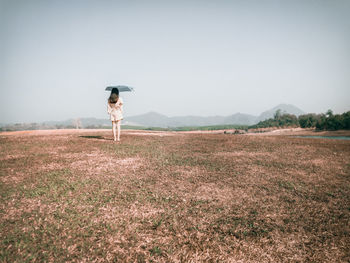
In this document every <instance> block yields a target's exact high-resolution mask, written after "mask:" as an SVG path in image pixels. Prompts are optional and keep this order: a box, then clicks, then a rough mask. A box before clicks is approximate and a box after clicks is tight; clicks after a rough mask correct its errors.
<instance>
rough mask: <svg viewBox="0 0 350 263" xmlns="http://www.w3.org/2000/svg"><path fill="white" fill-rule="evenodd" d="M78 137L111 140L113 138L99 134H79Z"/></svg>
mask: <svg viewBox="0 0 350 263" xmlns="http://www.w3.org/2000/svg"><path fill="white" fill-rule="evenodd" d="M79 137H80V138H85V139H100V140H106V141H113V138H105V137H103V136H100V135H85V136H79Z"/></svg>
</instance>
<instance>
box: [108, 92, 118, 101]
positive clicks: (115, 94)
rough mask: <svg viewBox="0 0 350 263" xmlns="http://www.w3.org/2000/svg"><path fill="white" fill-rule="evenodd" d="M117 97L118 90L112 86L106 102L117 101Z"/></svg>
mask: <svg viewBox="0 0 350 263" xmlns="http://www.w3.org/2000/svg"><path fill="white" fill-rule="evenodd" d="M118 99H119V90H118V89H117V88H113V89H112V91H111V95H110V96H109V98H108V102H109V103H112V104H115V103H117V101H118Z"/></svg>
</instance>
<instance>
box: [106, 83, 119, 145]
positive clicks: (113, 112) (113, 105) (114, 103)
mask: <svg viewBox="0 0 350 263" xmlns="http://www.w3.org/2000/svg"><path fill="white" fill-rule="evenodd" d="M107 111H108V114H109V116H110V119H111V121H112V130H113V136H114V141H118V142H120V122H121V120H122V119H123V99H122V98H120V97H119V90H118V89H117V88H113V89H112V91H111V95H110V96H109V98H108V103H107Z"/></svg>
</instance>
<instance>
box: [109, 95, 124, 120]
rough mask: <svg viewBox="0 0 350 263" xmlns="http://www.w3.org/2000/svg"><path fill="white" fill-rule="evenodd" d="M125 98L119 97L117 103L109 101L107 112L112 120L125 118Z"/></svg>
mask: <svg viewBox="0 0 350 263" xmlns="http://www.w3.org/2000/svg"><path fill="white" fill-rule="evenodd" d="M123 104H124V103H123V99H122V98H121V97H119V98H118V101H117V102H116V103H114V104H113V103H109V102H108V103H107V112H108V114H109V116H110V119H111V121H120V120H122V119H123Z"/></svg>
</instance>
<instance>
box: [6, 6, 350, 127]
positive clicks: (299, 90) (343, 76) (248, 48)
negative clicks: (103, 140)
mask: <svg viewBox="0 0 350 263" xmlns="http://www.w3.org/2000/svg"><path fill="white" fill-rule="evenodd" d="M349 14H350V1H349V0H328V1H323V0H300V1H298V0H290V1H288V0H274V1H273V0H256V1H250V0H241V1H238V0H237V1H235V0H232V1H220V0H218V1H209V0H208V1H205V0H202V1H199V0H198V1H191V0H188V1H185V0H184V1H181V0H178V1H166V0H164V1H152V0H151V1H142V0H140V1H132V0H130V1H107V0H106V1H104V0H99V1H89V0H81V1H74V0H72V1H69V0H57V1H54V0H53V1H50V0H0V88H1V96H0V113H1V114H0V122H1V123H13V122H41V121H46V120H65V119H68V118H77V117H97V118H107V117H108V115H107V113H106V99H107V97H108V95H109V94H108V92H105V91H104V88H105V87H106V86H107V85H118V84H119V85H130V86H132V87H135V90H136V92H134V93H132V94H130V93H129V94H124V93H122V96H123V98H124V101H125V115H126V116H132V115H136V114H142V113H146V112H148V111H156V112H159V113H162V114H165V115H168V116H179V115H199V116H207V115H230V114H233V113H236V112H242V113H249V114H254V115H258V114H259V113H261V112H262V111H265V110H267V109H270V108H272V107H274V106H276V105H277V104H279V103H288V104H293V105H295V106H297V107H299V108H301V109H302V110H304V111H306V112H317V113H320V112H325V111H326V110H327V109H333V110H334V111H335V112H336V113H342V112H344V111H348V110H350V15H349Z"/></svg>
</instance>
